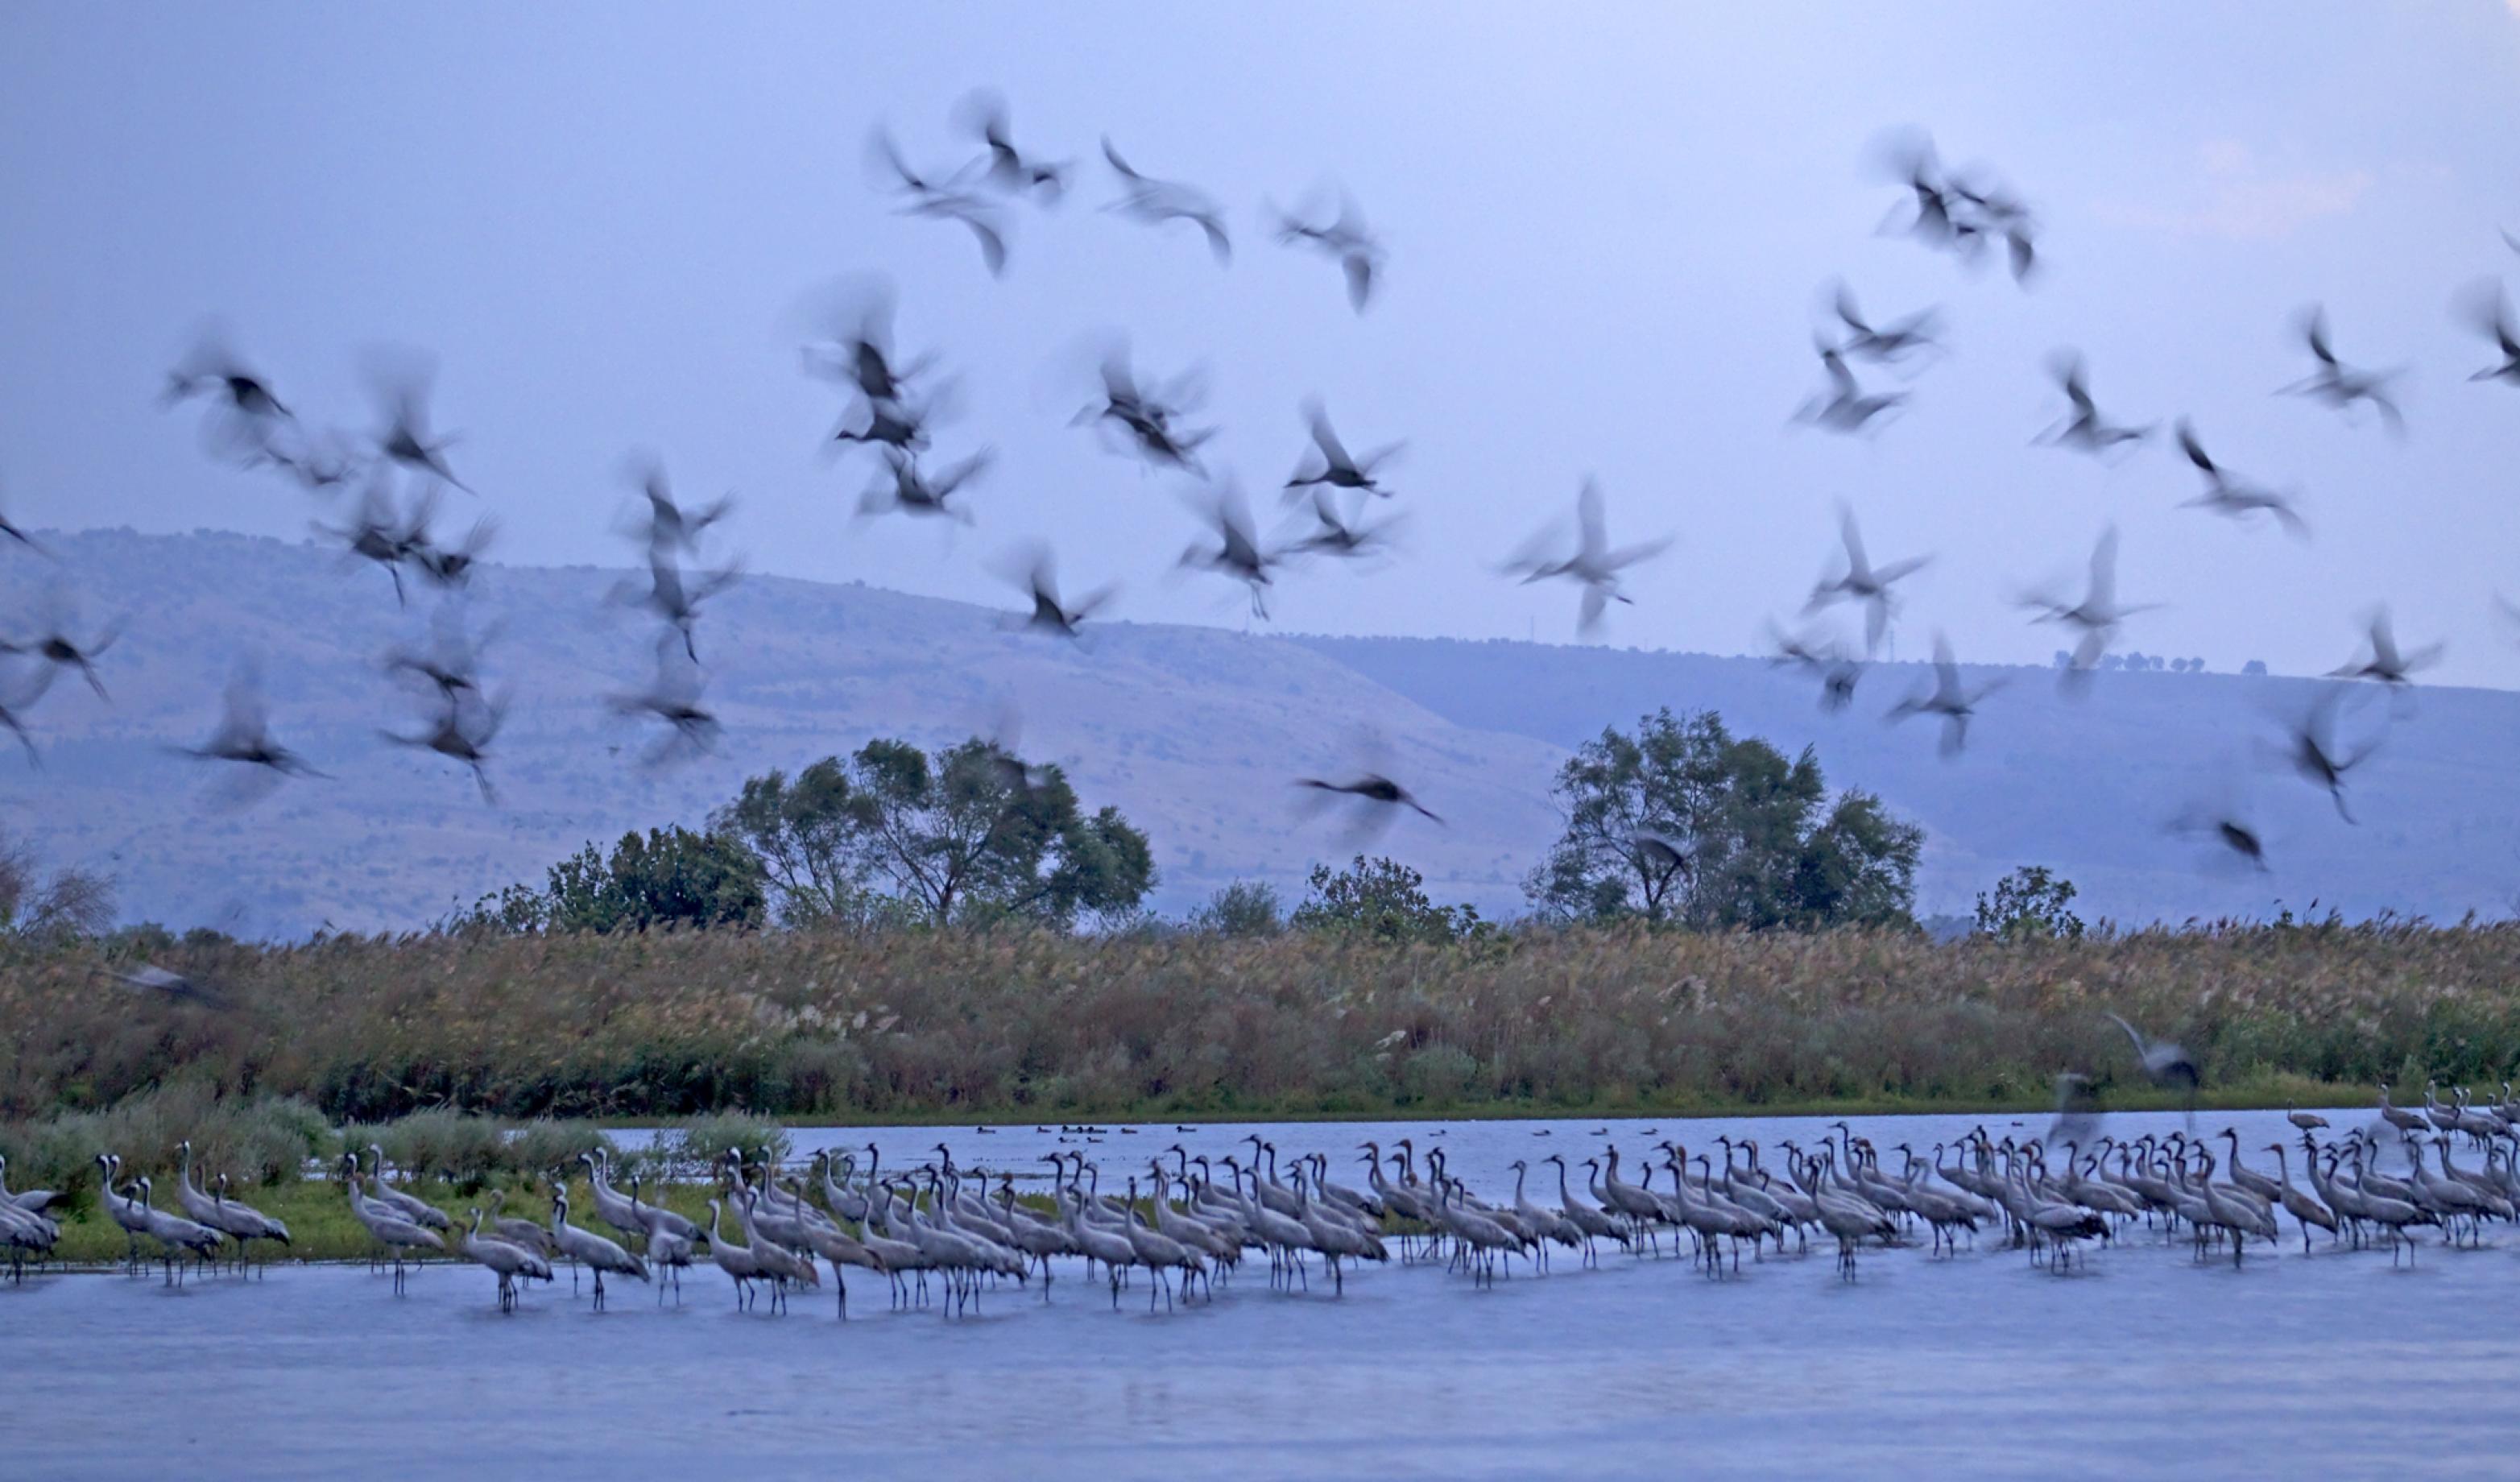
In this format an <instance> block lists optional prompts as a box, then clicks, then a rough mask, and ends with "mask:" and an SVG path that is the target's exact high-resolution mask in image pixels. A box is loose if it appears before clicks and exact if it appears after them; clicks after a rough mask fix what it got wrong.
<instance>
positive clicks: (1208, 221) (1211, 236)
mask: <svg viewBox="0 0 2520 1482" xmlns="http://www.w3.org/2000/svg"><path fill="white" fill-rule="evenodd" d="M1102 157H1103V159H1104V160H1105V161H1106V162H1108V163H1109V164H1110V166H1111V170H1112V172H1113V173H1114V174H1116V175H1118V176H1119V177H1120V188H1121V196H1120V199H1119V200H1117V201H1115V202H1111V203H1110V204H1109V205H1106V206H1104V207H1103V209H1104V210H1106V211H1116V212H1118V213H1120V214H1121V215H1124V216H1130V217H1134V218H1135V219H1137V220H1139V221H1143V222H1145V223H1147V224H1148V226H1161V225H1163V224H1164V223H1166V222H1169V221H1188V222H1191V223H1193V224H1194V225H1196V226H1197V227H1198V229H1199V230H1200V231H1201V232H1202V233H1205V234H1206V236H1207V249H1208V250H1209V251H1211V252H1213V253H1215V254H1216V260H1217V261H1218V262H1219V263H1227V262H1232V261H1233V260H1234V240H1233V239H1232V238H1231V237H1228V236H1227V235H1226V232H1225V211H1224V208H1223V207H1221V206H1219V205H1218V204H1217V203H1216V202H1215V200H1214V199H1213V198H1211V197H1210V196H1208V195H1207V194H1206V193H1205V192H1203V191H1200V190H1198V189H1197V188H1195V187H1193V186H1188V185H1184V184H1182V183H1181V182H1179V181H1175V180H1157V179H1155V178H1154V177H1153V176H1151V175H1144V174H1140V173H1139V172H1138V171H1137V170H1136V169H1135V168H1133V167H1132V166H1131V165H1130V163H1129V161H1128V160H1126V159H1123V158H1121V157H1120V152H1119V150H1118V149H1116V148H1114V147H1113V146H1112V143H1111V139H1110V136H1109V135H1107V134H1106V135H1104V136H1103V138H1102Z"/></svg>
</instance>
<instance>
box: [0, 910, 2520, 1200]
mask: <svg viewBox="0 0 2520 1482" xmlns="http://www.w3.org/2000/svg"><path fill="white" fill-rule="evenodd" d="M13 953H14V954H15V955H11V954H13ZM95 966H97V961H96V960H95V959H94V958H93V957H90V956H84V955H80V954H78V953H69V954H55V955H39V954H35V953H32V952H28V951H24V950H22V949H15V948H6V947H0V1022H5V1023H6V1024H7V1025H8V1026H9V1032H8V1035H7V1038H6V1039H5V1041H0V1115H5V1116H17V1117H25V1116H30V1115H45V1114H50V1113H51V1112H53V1111H54V1110H56V1109H57V1108H67V1109H71V1110H87V1109H96V1110H101V1109H103V1108H107V1107H115V1106H118V1105H119V1104H120V1103H122V1102H124V1101H125V1100H126V1099H130V1098H134V1097H142V1096H146V1095H148V1094H150V1093H153V1092H157V1093H159V1094H161V1095H164V1096H174V1095H177V1094H179V1092H180V1094H182V1095H186V1096H192V1097H197V1098H203V1099H206V1100H207V1101H209V1102H222V1101H225V1100H231V1099H236V1098H251V1097H285V1098H295V1099H299V1100H303V1101H305V1102H306V1103H308V1104H309V1105H310V1106H312V1107H313V1108H315V1111H316V1112H317V1113H319V1114H320V1116H321V1117H322V1118H324V1119H327V1120H329V1121H332V1122H347V1121H371V1120H382V1119H387V1118H397V1117H404V1116H408V1115H409V1114H411V1113H413V1112H415V1111H427V1110H432V1109H445V1110H448V1111H464V1112H487V1113H493V1114H496V1115H499V1116H503V1117H510V1118H546V1119H562V1120H564V1119H570V1118H611V1119H621V1118H663V1117H677V1116H685V1115H692V1114H699V1113H709V1112H717V1111H729V1110H732V1111H741V1112H747V1113H752V1114H756V1115H774V1116H785V1117H791V1118H807V1117H824V1118H832V1119H844V1118H855V1117H863V1118H871V1119H873V1118H880V1119H907V1118H914V1117H931V1118H934V1119H937V1120H944V1121H965V1120H969V1121H978V1120H983V1119H987V1118H991V1117H996V1118H1001V1119H1035V1120H1057V1119H1059V1118H1062V1117H1064V1118H1080V1119H1081V1118H1114V1117H1125V1116H1130V1115H1145V1116H1150V1117H1151V1116H1163V1115H1171V1114H1180V1115H1190V1114H1201V1115H1212V1116H1231V1115H1236V1114H1243V1115H1261V1114H1269V1115H1294V1116H1301V1115H1320V1114H1336V1113H1349V1114H1373V1113H1394V1112H1396V1113H1400V1114H1417V1113H1421V1112H1428V1111H1435V1110H1447V1109H1459V1108H1462V1107H1465V1106H1481V1107H1491V1108H1494V1107H1515V1106H1519V1107H1523V1108H1526V1109H1530V1110H1548V1109H1553V1108H1562V1109H1568V1110H1573V1109H1578V1108H1581V1109H1587V1110H1596V1109H1598V1110H1616V1109H1638V1110H1673V1111H1687V1110H1716V1109H1726V1108H1734V1107H1758V1106H1798V1105H1810V1104H1818V1103H1876V1104H1901V1105H1914V1106H1927V1105H1935V1104H1955V1105H1958V1104H1974V1105H1989V1104H1993V1105H2002V1104H2036V1103H2037V1102H2038V1101H2039V1100H2041V1099H2043V1098H2045V1097H2046V1096H2047V1095H2048V1087H2049V1085H2050V1082H2051V1078H2052V1077H2053V1075H2054V1074H2055V1073H2056V1072H2057V1071H2059V1070H2062V1069H2067V1068H2076V1069H2086V1070H2092V1071H2096V1072H2098V1073H2100V1074H2101V1075H2102V1077H2103V1078H2104V1081H2105V1080H2106V1079H2108V1078H2110V1077H2114V1078H2116V1079H2117V1080H2118V1081H2119V1082H2120V1083H2121V1086H2122V1087H2123V1085H2124V1083H2125V1082H2127V1081H2128V1080H2130V1079H2131V1077H2132V1073H2133V1067H2132V1062H2131V1060H2130V1058H2129V1056H2128V1055H2127V1053H2126V1045H2125V1042H2124V1040H2123V1039H2122V1038H2121V1037H2120V1036H2119V1035H2118V1032H2117V1030H2115V1029H2114V1028H2113V1027H2111V1026H2110V1025H2109V1024H2108V1023H2107V1021H2106V1020H2105V1019H2103V1018H2102V1017H2101V1015H2100V1010H2103V1009H2108V1010H2115V1011H2117V1012H2119V1013H2122V1014H2124V1015H2126V1016H2127V1017H2128V1018H2130V1019H2133V1020H2134V1021H2135V1022H2137V1023H2138V1024H2140V1025H2142V1026H2144V1027H2145V1028H2146V1029H2147V1030H2148V1031H2150V1032H2152V1033H2154V1034H2156V1035H2161V1036H2167V1037H2170V1038H2174V1039H2177V1040H2179V1041H2181V1042H2182V1043H2183V1044H2184V1045H2185V1046H2186V1047H2187V1048H2188V1049H2189V1050H2190V1051H2191V1052H2192V1053H2193V1054H2194V1055H2197V1056H2198V1057H2199V1058H2200V1059H2201V1062H2202V1063H2203V1065H2204V1067H2205V1071H2206V1075H2207V1077H2208V1081H2209V1084H2211V1083H2221V1084H2225V1085H2235V1084H2243V1083H2252V1082H2262V1083H2267V1084H2281V1085H2284V1086H2287V1087H2295V1088H2298V1087H2307V1086H2316V1085H2326V1086H2349V1085H2350V1086H2354V1087H2358V1088H2367V1087H2368V1086H2369V1084H2370V1083H2372V1082H2374V1081H2378V1080H2383V1079H2387V1080H2394V1081H2397V1082H2400V1083H2403V1084H2407V1085H2408V1086H2410V1087H2412V1088H2416V1089H2418V1090H2419V1088H2420V1086H2421V1084H2422V1082H2423V1080H2424V1079H2425V1078H2426V1077H2428V1076H2438V1077H2440V1078H2442V1079H2443V1080H2444V1081H2447V1082H2452V1083H2458V1082H2472V1083H2476V1084H2478V1085H2491V1084H2494V1083H2497V1082H2499V1081H2500V1080H2502V1079H2504V1078H2506V1077H2511V1076H2513V1075H2514V1073H2515V1064H2520V925H2515V924H2513V923H2495V924H2483V925H2478V924H2468V925H2460V926H2447V927H2435V926H2430V925H2426V924H2422V923H2416V922H2379V923H2369V924H2361V925H2349V924H2343V923H2337V922H2328V923H2322V924H2310V925H2294V924H2282V925H2260V924H2251V925H2232V926H2208V927H2199V928H2191V929H2186V930H2147V931H2139V932H2132V933H2123V934H2114V933H2113V934H2094V935H2090V936H2086V937H2083V938H2080V939H2076V940H2031V941H2012V942H2001V941H1996V940H1992V939H1986V938H1972V939H1965V940H1962V941H1958V942H1953V943H1945V944H1936V943H1932V942H1930V941H1928V940H1926V939H1925V938H1923V937H1921V936H1919V935H1915V934H1913V933H1906V932H1891V931H1855V930H1849V931H1837V932H1826V933H1819V934H1788V933H1768V934H1760V935H1748V934H1733V935H1706V934H1695V933H1687V932H1670V931H1666V932H1649V931H1645V930H1643V929H1634V930H1587V931H1569V932H1562V933H1558V932H1533V933H1517V934H1510V935H1505V936H1500V937H1495V938H1487V939H1480V940H1476V941H1472V942H1468V943H1464V944H1459V945H1454V946H1431V945H1400V946H1393V945H1377V944H1373V943H1368V942H1362V941H1356V940H1350V939H1340V938H1337V937H1333V936H1326V935H1317V934H1303V933H1294V934H1288V935H1283V936H1279V937H1275V938H1268V939H1261V940H1248V939H1229V938H1221V937H1216V936H1210V935H1204V934H1196V933H1182V934H1174V935H1156V934H1149V935H1143V936H1119V937H1107V938H1079V937H1071V936H1063V935H1058V934H1056V933H1047V932H1043V933H1021V932H1010V933H961V932H951V933H936V934H902V935H853V934H842V933H830V934H819V933H811V932H750V931H712V932H698V933H672V932H663V933H653V934H646V935H614V936H600V937H599V936H561V937H536V938H499V937H487V936H462V935H428V936H417V937H402V938H393V939H381V938H349V937H336V938H332V939H329V940H324V941H320V942H315V943H311V944H305V945H295V946H283V947H244V946H238V947H223V948H218V949H214V950H206V951H203V952H200V953H198V954H195V955H190V956H187V957H186V958H185V959H184V960H183V962H182V964H181V966H184V967H186V968H188V969H190V970H194V971H197V972H200V973H202V974H203V975H204V976H206V977H208V978H210V979H211V980H213V981H215V982H217V983H218V984H219V985H220V987H221V988H222V989H224V990H225V991H226V992H227V993H229V994H230V995H231V996H232V998H233V1000H234V1004H233V1007H231V1008H229V1009H228V1010H224V1011H221V1010H205V1009H201V1008H195V1007H189V1006H182V1005H175V1004H168V1003H159V1002H155V1001H150V1000H145V999H135V998H134V997H132V996H131V995H130V994H128V993H126V992H124V991H121V990H118V989H116V988H113V987H112V986H110V985H107V984H105V983H103V982H102V981H101V980H100V979H99V978H98V977H97V976H96V975H95V973H94V970H93V969H94V968H95ZM135 1114H136V1113H135ZM448 1135H449V1136H452V1135H454V1134H453V1133H452V1132H450V1133H449V1134H448ZM552 1135H553V1136H554V1137H555V1138H561V1139H562V1141H564V1138H563V1137H562V1134H559V1133H557V1132H556V1133H554V1134H552ZM569 1135H570V1136H574V1135H575V1134H569ZM484 1155H486V1154H484ZM447 1161H448V1162H449V1163H450V1165H451V1164H456V1163H460V1162H462V1159H461V1158H459V1157H453V1156H450V1157H448V1159H447Z"/></svg>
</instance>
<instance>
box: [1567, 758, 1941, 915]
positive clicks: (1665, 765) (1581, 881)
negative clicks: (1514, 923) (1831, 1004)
mask: <svg viewBox="0 0 2520 1482" xmlns="http://www.w3.org/2000/svg"><path fill="white" fill-rule="evenodd" d="M1552 792H1553V795H1554V796H1555V797H1556V799H1557V802H1558V805H1559V807H1560V808H1561V809H1562V810H1563V811H1564V813H1565V815H1566V829H1565V832H1564V833H1563V834H1561V835H1560V836H1559V838H1558V841H1557V844H1556V846H1555V847H1554V848H1553V849H1552V850H1551V851H1550V853H1549V857H1548V859H1547V860H1546V861H1544V862H1543V863H1542V864H1541V865H1540V867H1539V868H1538V869H1536V870H1534V871H1533V872H1532V873H1531V875H1530V876H1529V877H1528V878H1527V879H1526V880H1525V881H1524V883H1523V893H1524V895H1525V896H1526V897H1527V898H1528V899H1529V900H1530V901H1531V904H1532V907H1533V910H1534V911H1535V912H1536V913H1537V914H1538V915H1540V916H1541V917H1542V918H1544V919H1545V920H1550V921H1617V920H1623V919H1630V918H1635V919H1642V920H1643V921H1654V922H1665V921H1668V922H1672V923H1675V924H1679V925H1683V926H1690V927H1695V928H1698V929H1701V930H1719V929H1725V928H1732V927H1743V928H1748V929H1751V930H1764V929H1767V928H1771V927H1793V928H1813V927H1822V926H1835V925H1894V924H1913V915H1912V913H1913V910H1914V907H1915V900H1916V861H1917V857H1918V855H1919V854H1920V853H1921V852H1922V850H1923V848H1924V842H1925V832H1924V831H1923V830H1922V829H1919V828H1917V827H1916V826H1915V825H1914V824H1911V823H1907V822H1905V821H1903V820H1901V819H1898V818H1895V817H1893V816H1892V815H1891V814H1890V812H1889V810H1888V809H1886V808H1884V807H1883V806H1882V803H1881V800H1880V799H1879V798H1878V797H1875V796H1873V795H1872V794H1871V793H1869V792H1864V791H1860V790H1850V791H1846V792H1841V793H1837V794H1835V795H1834V796H1832V795H1831V794H1830V792H1829V789H1828V782H1827V779H1826V778H1825V777H1824V776H1823V774H1822V772H1821V767H1820V760H1819V757H1818V755H1817V754H1816V753H1815V752H1814V751H1813V750H1812V749H1811V748H1809V747H1806V748H1804V750H1803V751H1802V753H1801V754H1800V755H1799V756H1795V757H1792V758H1787V757H1786V756H1785V754H1784V753H1783V752H1781V751H1778V749H1777V748H1776V747H1774V746H1772V745H1770V744H1769V743H1768V742H1766V741H1761V740H1759V739H1758V738H1756V737H1736V736H1734V735H1733V733H1732V732H1731V731H1730V730H1728V729H1727V728H1726V726H1725V724H1724V721H1723V719H1722V718H1721V717H1720V716H1717V715H1716V714H1715V713H1714V712H1712V711H1699V712H1697V713H1695V714H1691V715H1688V716H1674V715H1673V714H1672V712H1671V711H1670V710H1669V709H1662V710H1658V711H1656V712H1654V713H1653V714H1651V715H1647V716H1644V717H1643V718H1642V719H1641V720H1639V721H1638V723H1637V729H1636V731H1635V733H1634V734H1633V735H1631V734H1629V733H1626V732H1622V731H1620V730H1618V729H1617V728H1616V727H1611V728H1608V729H1605V730H1603V731H1602V733H1601V734H1600V736H1599V737H1598V738H1597V739H1595V740H1593V741H1587V742H1586V743H1585V744H1584V745H1583V746H1582V747H1581V748H1579V749H1578V750H1577V751H1576V753H1575V755H1574V756H1572V757H1570V758H1568V759H1567V761H1566V764H1565V766H1564V767H1562V768H1560V769H1559V771H1558V774H1557V781H1556V785H1555V786H1554V787H1553V789H1552Z"/></svg>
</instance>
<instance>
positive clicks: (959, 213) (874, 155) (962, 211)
mask: <svg viewBox="0 0 2520 1482" xmlns="http://www.w3.org/2000/svg"><path fill="white" fill-rule="evenodd" d="M867 154H868V157H869V159H870V160H871V161H873V163H874V165H875V166H876V167H877V169H878V170H880V171H881V172H883V173H885V174H888V175H889V176H890V177H891V178H892V179H893V180H894V181H895V182H896V186H895V192H894V194H895V195H896V196H898V197H899V198H900V200H901V204H900V205H899V206H897V207H896V208H895V209H896V210H897V211H898V212H899V213H900V214H902V215H905V216H925V217H928V218H930V219H932V220H937V221H953V222H959V223H960V224H961V225H962V226H963V228H964V229H965V230H967V231H968V232H969V233H970V234H971V240H972V242H973V243H974V244H976V245H977V246H978V247H979V249H980V261H981V263H982V265H984V266H985V267H987V268H988V270H989V274H990V276H991V277H1000V276H1003V275H1004V274H1005V273H1006V270H1007V233H1006V224H1005V222H1004V221H1003V220H1002V219H1001V218H1000V216H999V215H998V209H997V207H996V206H995V205H994V204H992V203H991V202H989V201H988V200H986V199H985V198H983V197H981V196H978V195H975V194H973V193H972V192H971V191H970V190H968V189H967V188H966V187H965V186H964V185H963V183H962V182H963V179H964V177H965V176H966V175H967V173H968V172H967V171H957V172H956V173H955V174H954V175H952V176H928V175H923V174H922V173H920V172H919V171H917V170H914V169H912V168H911V167H910V163H909V161H908V160H906V159H904V158H902V157H901V147H900V146H899V145H897V144H895V143H894V142H893V138H892V133H891V131H890V130H889V129H886V128H884V127H882V126H881V125H877V127H876V128H875V130H874V131H873V132H872V133H870V134H869V135H868V136H867Z"/></svg>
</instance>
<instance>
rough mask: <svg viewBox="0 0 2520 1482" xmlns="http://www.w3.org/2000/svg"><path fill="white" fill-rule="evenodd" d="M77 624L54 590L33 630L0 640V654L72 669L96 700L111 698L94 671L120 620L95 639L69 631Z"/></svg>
mask: <svg viewBox="0 0 2520 1482" xmlns="http://www.w3.org/2000/svg"><path fill="white" fill-rule="evenodd" d="M77 621H78V615H77V612H76V610H75V607H74V605H73V604H72V602H71V600H70V597H69V595H68V593H67V591H65V590H64V589H62V588H59V587H55V588H53V589H51V590H50V591H49V592H48V593H47V594H46V599H45V604H44V614H43V616H42V617H40V618H39V619H37V627H36V630H35V631H34V632H33V633H32V634H29V635H28V636H26V637H24V638H0V654H22V655H24V656H26V657H28V658H31V659H33V660H35V661H36V662H38V663H42V664H50V665H52V666H53V667H54V668H56V669H67V670H74V671H76V673H77V674H78V676H79V677H80V678H81V679H84V680H86V681H87V687H88V689H90V690H92V691H94V692H95V693H96V697H97V698H99V699H111V698H112V696H109V695H107V694H106V693H105V681H104V680H103V679H102V678H101V677H99V676H98V674H97V672H96V661H97V659H98V658H99V657H101V656H103V654H104V653H105V651H107V650H108V649H111V648H112V647H113V641H114V639H116V638H117V637H119V636H120V635H121V632H122V624H121V622H120V621H119V620H116V621H112V622H109V623H107V624H106V625H105V627H103V628H102V629H100V630H98V632H97V634H96V636H95V637H93V638H87V639H81V638H78V637H75V636H74V635H73V634H72V633H71V631H70V630H71V629H72V628H73V627H74V626H76V624H77Z"/></svg>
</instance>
